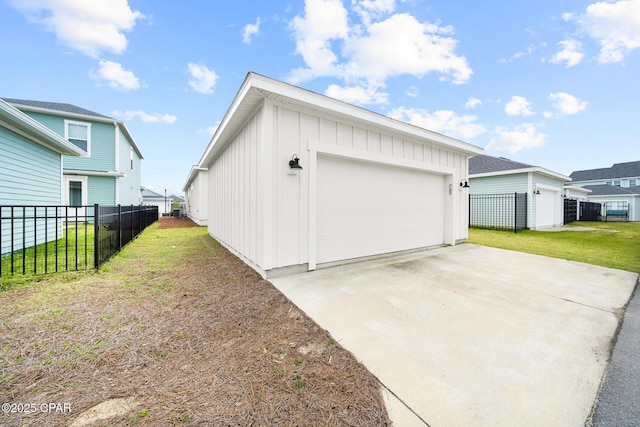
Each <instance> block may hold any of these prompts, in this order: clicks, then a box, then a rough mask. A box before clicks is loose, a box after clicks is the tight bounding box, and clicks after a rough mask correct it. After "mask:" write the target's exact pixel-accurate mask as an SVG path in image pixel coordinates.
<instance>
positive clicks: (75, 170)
mask: <svg viewBox="0 0 640 427" xmlns="http://www.w3.org/2000/svg"><path fill="white" fill-rule="evenodd" d="M4 100H5V101H6V102H7V103H9V104H11V105H12V106H13V107H15V108H17V109H18V110H20V111H22V112H23V113H25V114H26V115H28V116H30V117H31V118H33V119H34V120H36V121H38V122H40V123H41V124H42V125H44V126H46V127H48V128H49V129H51V130H52V131H54V132H55V133H57V134H58V135H60V136H62V137H64V138H65V139H67V140H68V141H70V142H71V143H72V144H73V145H75V146H76V147H78V148H80V149H81V150H82V155H81V156H77V157H66V156H65V157H64V161H63V164H64V166H63V179H64V181H63V190H64V191H63V198H62V204H65V205H69V206H81V205H93V204H95V203H99V204H104V205H118V204H120V205H139V204H141V203H142V196H141V192H140V177H141V160H142V159H143V157H142V153H141V152H140V149H139V148H138V146H137V145H136V143H135V141H134V140H133V137H132V136H131V134H130V133H129V130H128V129H127V127H126V125H125V124H124V123H123V122H120V121H117V120H115V119H113V118H111V117H107V116H104V115H102V114H98V113H95V112H93V111H89V110H86V109H84V108H80V107H76V106H75V105H71V104H62V103H57V102H41V101H28V100H22V99H8V98H4Z"/></svg>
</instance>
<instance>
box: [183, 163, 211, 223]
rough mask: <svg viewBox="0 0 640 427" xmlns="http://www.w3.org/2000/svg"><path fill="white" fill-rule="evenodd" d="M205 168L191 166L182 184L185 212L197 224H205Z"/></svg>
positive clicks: (207, 210) (206, 184)
mask: <svg viewBox="0 0 640 427" xmlns="http://www.w3.org/2000/svg"><path fill="white" fill-rule="evenodd" d="M208 182H209V181H208V179H207V169H206V168H200V167H198V166H193V167H192V168H191V171H190V172H189V176H188V177H187V181H186V182H185V184H184V188H183V189H182V191H184V194H185V211H186V212H185V213H186V215H187V216H188V217H189V218H191V219H192V220H193V222H195V223H196V224H198V225H207V217H208V215H209V209H208V206H207V205H208V203H207V202H208V198H207V192H208V186H209V184H208Z"/></svg>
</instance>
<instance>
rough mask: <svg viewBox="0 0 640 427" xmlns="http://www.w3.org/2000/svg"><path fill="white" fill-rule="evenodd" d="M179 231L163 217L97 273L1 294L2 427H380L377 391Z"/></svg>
mask: <svg viewBox="0 0 640 427" xmlns="http://www.w3.org/2000/svg"><path fill="white" fill-rule="evenodd" d="M163 225H170V226H173V227H178V226H179V227H182V226H190V225H193V224H192V223H190V222H189V221H188V220H178V219H173V218H163V219H162V220H161V222H160V224H159V225H153V226H152V227H150V228H149V229H147V230H146V231H145V232H144V233H143V234H142V235H141V236H140V237H139V238H138V239H136V240H135V241H134V242H132V243H131V244H130V245H129V246H128V247H127V248H125V250H124V251H123V252H122V253H121V254H120V255H118V256H116V257H115V258H114V259H112V260H111V261H110V262H109V263H108V264H106V265H105V267H103V269H102V270H101V271H100V272H98V273H82V274H78V275H65V276H50V277H47V278H46V279H45V280H41V281H39V282H36V283H32V284H30V285H28V286H23V287H20V288H17V289H13V290H10V291H7V292H4V293H2V294H0V369H1V370H0V403H10V404H11V403H15V404H18V403H31V402H33V403H37V404H38V405H39V404H41V403H49V402H54V403H61V404H63V403H69V404H70V405H71V410H70V411H68V412H66V413H42V412H40V411H37V412H36V413H31V414H24V413H11V414H0V425H3V426H18V425H38V426H41V425H47V426H61V425H69V424H70V423H71V422H73V421H74V419H77V417H78V416H79V415H80V414H81V413H83V412H84V411H86V410H88V409H90V408H92V407H95V406H96V405H97V404H99V403H101V402H104V401H106V400H109V399H113V398H117V397H132V398H133V401H134V406H133V408H130V409H129V410H128V411H127V412H126V413H123V414H120V415H117V416H115V417H111V418H109V419H106V420H101V421H99V422H96V423H94V424H92V425H110V426H113V425H115V426H129V425H140V426H143V425H214V426H217V425H220V426H236V425H237V426H251V425H255V426H276V425H277V426H288V425H291V426H293V425H296V426H306V425H310V426H315V425H322V426H330V425H347V426H356V425H359V426H379V425H390V421H389V418H388V416H387V413H386V411H385V407H384V404H383V401H382V398H381V394H380V386H379V383H378V382H377V380H376V379H375V377H373V376H372V375H371V374H370V373H369V372H368V371H367V370H366V369H365V368H364V367H363V366H362V365H361V364H359V363H358V362H357V361H356V360H355V359H354V357H353V355H351V354H350V353H349V352H347V351H346V350H344V349H343V348H342V347H340V345H339V344H337V343H334V341H333V340H332V339H331V337H330V336H329V335H328V333H327V332H326V331H324V330H322V329H320V328H319V327H318V325H316V324H315V323H314V322H313V321H312V320H310V319H309V318H308V317H307V316H306V315H305V314H304V313H302V312H301V311H300V310H298V309H297V308H296V307H295V306H294V305H293V304H292V303H291V302H290V301H289V300H288V299H287V298H286V297H285V296H284V295H282V294H281V293H280V292H279V291H278V290H276V289H275V288H274V287H273V286H272V285H271V284H270V283H269V282H267V281H265V280H262V279H261V277H260V276H259V275H258V274H257V273H255V272H254V271H253V270H251V269H250V268H248V267H247V266H246V265H245V264H243V263H242V262H241V261H239V260H238V259H237V258H236V257H234V256H233V255H232V254H230V253H229V252H228V251H227V250H226V249H224V248H223V247H221V246H220V245H219V244H218V243H217V242H215V241H214V240H213V239H211V238H210V237H209V236H208V235H207V234H206V230H204V229H202V228H198V227H189V228H170V229H166V228H162V226H163Z"/></svg>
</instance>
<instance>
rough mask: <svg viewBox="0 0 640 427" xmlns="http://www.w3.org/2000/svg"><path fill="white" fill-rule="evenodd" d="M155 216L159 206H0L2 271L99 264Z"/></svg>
mask: <svg viewBox="0 0 640 427" xmlns="http://www.w3.org/2000/svg"><path fill="white" fill-rule="evenodd" d="M157 219H158V207H157V206H102V205H97V204H96V205H91V206H0V276H5V275H10V274H46V273H52V272H60V271H77V270H86V269H91V268H98V267H100V266H101V265H102V264H103V263H104V262H106V261H107V260H108V259H109V258H111V257H112V256H113V255H115V254H116V253H118V252H119V251H120V250H121V249H122V247H123V246H124V245H126V244H127V243H129V242H130V241H131V240H133V239H134V238H135V237H136V236H137V235H138V234H140V233H141V232H142V230H144V229H145V228H146V227H148V226H149V225H151V224H152V223H153V222H154V221H156V220H157Z"/></svg>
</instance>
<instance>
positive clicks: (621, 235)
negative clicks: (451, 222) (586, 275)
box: [467, 221, 640, 273]
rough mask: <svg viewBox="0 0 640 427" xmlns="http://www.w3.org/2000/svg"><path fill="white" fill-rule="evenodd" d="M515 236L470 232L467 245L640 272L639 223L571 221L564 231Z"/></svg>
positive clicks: (536, 232) (485, 231)
mask: <svg viewBox="0 0 640 427" xmlns="http://www.w3.org/2000/svg"><path fill="white" fill-rule="evenodd" d="M581 227H587V228H593V230H586V231H569V230H567V231H533V230H524V231H519V232H518V233H512V232H507V231H492V230H481V229H475V228H473V229H470V230H469V239H468V240H467V242H469V243H475V244H478V245H484V246H492V247H495V248H502V249H510V250H514V251H520V252H528V253H532V254H539V255H546V256H550V257H554V258H562V259H567V260H571V261H579V262H584V263H587V264H593V265H600V266H603V267H611V268H617V269H620V270H627V271H633V272H636V273H640V222H582V221H579V222H574V223H572V224H569V225H567V228H568V229H571V228H573V229H576V230H580V228H581Z"/></svg>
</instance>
